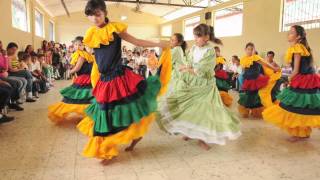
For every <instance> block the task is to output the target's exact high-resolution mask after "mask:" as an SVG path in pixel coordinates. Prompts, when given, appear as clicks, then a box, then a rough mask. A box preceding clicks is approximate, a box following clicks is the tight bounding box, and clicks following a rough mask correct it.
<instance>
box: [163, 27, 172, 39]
mask: <svg viewBox="0 0 320 180" xmlns="http://www.w3.org/2000/svg"><path fill="white" fill-rule="evenodd" d="M171 35H172V25H166V26H162V28H161V36H165V37H169V36H171Z"/></svg>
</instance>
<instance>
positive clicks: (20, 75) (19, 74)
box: [7, 42, 35, 102]
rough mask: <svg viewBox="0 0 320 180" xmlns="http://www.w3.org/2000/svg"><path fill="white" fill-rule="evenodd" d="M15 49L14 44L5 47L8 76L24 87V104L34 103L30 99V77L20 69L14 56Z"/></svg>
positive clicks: (16, 46) (15, 45) (28, 73)
mask: <svg viewBox="0 0 320 180" xmlns="http://www.w3.org/2000/svg"><path fill="white" fill-rule="evenodd" d="M17 49H18V45H17V44H16V43H14V42H11V43H9V44H8V46H7V54H8V59H9V75H10V76H13V77H16V78H17V79H19V80H21V81H23V82H24V84H25V86H26V96H27V97H26V102H35V100H34V99H33V98H32V75H31V73H30V72H28V71H27V70H25V69H21V67H20V63H19V61H18V59H17V56H16V52H17Z"/></svg>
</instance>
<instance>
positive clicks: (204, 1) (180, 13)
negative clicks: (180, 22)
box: [163, 0, 230, 21]
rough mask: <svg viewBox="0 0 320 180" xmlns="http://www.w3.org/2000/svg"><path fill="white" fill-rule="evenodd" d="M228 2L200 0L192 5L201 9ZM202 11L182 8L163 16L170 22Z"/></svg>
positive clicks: (222, 0) (225, 0) (223, 0)
mask: <svg viewBox="0 0 320 180" xmlns="http://www.w3.org/2000/svg"><path fill="white" fill-rule="evenodd" d="M227 1H230V0H219V1H211V0H209V1H208V0H200V1H195V2H196V3H193V5H195V6H203V7H212V6H215V5H217V4H221V3H224V2H227ZM200 10H202V9H201V8H192V7H183V8H178V9H177V10H175V11H173V12H170V13H168V14H167V15H165V16H163V18H164V19H166V20H168V21H171V20H174V19H177V18H180V17H182V16H185V15H188V14H192V13H194V12H197V11H200Z"/></svg>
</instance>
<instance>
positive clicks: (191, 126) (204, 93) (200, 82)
mask: <svg viewBox="0 0 320 180" xmlns="http://www.w3.org/2000/svg"><path fill="white" fill-rule="evenodd" d="M194 37H195V43H196V45H194V46H193V47H192V48H191V49H190V51H189V52H188V53H187V60H186V61H187V63H189V65H184V66H183V65H180V67H179V69H180V72H179V80H178V81H179V83H175V82H176V80H172V82H170V85H169V89H170V86H171V83H174V84H173V86H175V87H174V89H173V92H172V93H170V91H169V92H168V93H169V94H168V95H167V96H166V97H164V98H162V99H161V100H160V108H159V111H160V118H159V121H160V124H161V125H162V127H163V128H164V129H165V130H166V131H167V132H169V133H171V134H182V135H183V136H185V137H184V140H189V139H197V140H198V143H199V145H200V146H201V147H202V148H204V149H206V150H208V149H209V148H210V147H209V145H208V144H220V145H224V144H225V143H226V140H227V139H237V138H238V137H239V136H240V134H241V133H240V122H239V119H238V118H237V117H236V116H235V115H233V114H232V113H231V112H229V111H228V110H227V108H226V107H225V106H224V104H223V102H222V100H221V97H220V94H219V90H218V88H217V86H216V84H215V78H214V67H215V62H214V59H215V54H214V52H215V51H214V49H213V47H212V46H211V45H209V41H212V42H214V43H217V44H221V41H220V40H219V39H217V38H215V36H214V31H213V28H212V27H209V26H207V25H205V24H200V25H199V26H197V27H196V28H195V29H194ZM180 49H181V48H180ZM181 52H182V50H181ZM172 54H173V53H172ZM173 57H174V56H173ZM176 61H177V60H176V59H172V62H173V64H175V62H176ZM173 67H174V68H175V66H173ZM179 69H178V70H177V68H176V69H174V70H173V71H179Z"/></svg>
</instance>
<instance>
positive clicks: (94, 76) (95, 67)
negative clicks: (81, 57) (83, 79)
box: [90, 61, 100, 88]
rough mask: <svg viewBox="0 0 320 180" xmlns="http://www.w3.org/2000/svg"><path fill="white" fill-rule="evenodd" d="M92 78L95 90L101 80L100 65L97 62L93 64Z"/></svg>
mask: <svg viewBox="0 0 320 180" xmlns="http://www.w3.org/2000/svg"><path fill="white" fill-rule="evenodd" d="M90 78H91V85H92V87H93V88H94V87H96V84H97V83H98V81H99V79H100V72H99V69H98V64H97V62H96V61H94V62H93V65H92V69H91V74H90Z"/></svg>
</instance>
